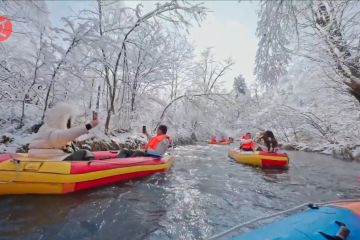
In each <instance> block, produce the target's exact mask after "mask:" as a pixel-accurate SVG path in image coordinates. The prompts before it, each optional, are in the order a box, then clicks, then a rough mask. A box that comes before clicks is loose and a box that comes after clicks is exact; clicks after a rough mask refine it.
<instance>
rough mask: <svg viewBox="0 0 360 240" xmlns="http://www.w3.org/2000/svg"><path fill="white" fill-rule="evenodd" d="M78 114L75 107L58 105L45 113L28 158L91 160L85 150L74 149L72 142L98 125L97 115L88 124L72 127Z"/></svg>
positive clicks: (89, 154) (91, 155)
mask: <svg viewBox="0 0 360 240" xmlns="http://www.w3.org/2000/svg"><path fill="white" fill-rule="evenodd" d="M77 113H78V110H77V108H76V107H75V106H73V105H71V104H68V103H58V104H57V105H55V106H54V107H53V108H50V109H49V110H48V111H47V112H46V113H45V118H44V124H43V125H42V126H41V127H40V129H39V131H38V132H37V134H36V135H35V137H34V138H33V139H32V141H31V143H30V145H29V157H31V158H41V159H44V160H59V161H62V160H68V161H75V160H76V161H79V160H80V161H81V160H85V161H87V160H92V159H94V155H93V154H92V153H91V152H90V151H88V150H85V149H80V150H78V149H76V147H75V145H74V144H73V142H72V141H74V140H75V139H76V138H78V137H80V136H81V135H84V134H87V133H88V132H89V130H90V129H92V128H94V127H96V126H97V125H98V124H99V120H98V117H97V113H93V119H92V120H91V121H90V123H88V124H86V125H85V124H84V125H79V126H75V127H74V126H72V125H73V121H74V119H75V117H76V115H77Z"/></svg>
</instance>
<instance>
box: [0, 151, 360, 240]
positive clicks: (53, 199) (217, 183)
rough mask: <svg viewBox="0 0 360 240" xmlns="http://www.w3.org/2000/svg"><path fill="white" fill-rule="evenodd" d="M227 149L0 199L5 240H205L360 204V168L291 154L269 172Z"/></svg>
mask: <svg viewBox="0 0 360 240" xmlns="http://www.w3.org/2000/svg"><path fill="white" fill-rule="evenodd" d="M228 149H229V146H214V145H211V146H208V145H205V146H203V145H192V146H184V147H179V148H177V149H175V150H174V153H175V155H176V161H175V163H174V166H173V168H172V169H171V170H170V171H169V172H167V173H161V174H155V175H153V176H151V177H148V178H145V179H141V180H136V181H130V182H125V183H119V184H116V185H112V186H107V187H102V188H98V189H93V190H89V191H84V192H80V193H75V194H69V195H63V196H11V197H1V198H0V216H1V218H0V239H17V240H18V239H19V240H21V239H52V240H54V239H55V240H60V239H64V240H65V239H66V240H68V239H77V240H81V239H131V240H136V239H146V240H155V239H184V240H185V239H186V240H191V239H205V238H206V237H208V236H211V235H213V234H215V233H218V232H221V231H224V230H226V229H227V228H229V227H232V226H234V225H236V224H238V223H241V222H244V221H247V220H250V219H253V218H255V217H259V216H263V215H267V214H270V213H274V212H277V211H280V210H284V209H288V208H290V207H293V206H296V205H299V204H302V203H304V202H309V201H311V202H319V201H325V200H336V199H345V198H360V181H359V180H358V179H357V176H358V175H360V164H358V163H353V162H346V161H341V160H338V159H333V158H331V157H329V156H325V155H320V154H315V153H305V152H289V156H290V168H289V170H285V171H264V170H261V169H258V168H254V167H251V166H245V165H242V164H238V163H236V162H234V161H232V160H231V159H229V158H228V157H227V151H228Z"/></svg>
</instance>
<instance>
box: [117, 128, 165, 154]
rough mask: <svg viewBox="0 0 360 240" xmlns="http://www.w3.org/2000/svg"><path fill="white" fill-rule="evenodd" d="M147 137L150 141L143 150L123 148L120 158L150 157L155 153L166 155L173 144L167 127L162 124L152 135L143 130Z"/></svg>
mask: <svg viewBox="0 0 360 240" xmlns="http://www.w3.org/2000/svg"><path fill="white" fill-rule="evenodd" d="M143 133H144V134H145V135H146V136H147V138H148V140H149V141H148V143H147V144H145V146H144V147H143V150H135V151H133V150H128V149H123V150H121V152H120V153H119V154H118V156H117V157H118V158H128V157H148V156H153V155H161V156H162V155H164V154H165V153H166V151H167V150H168V149H169V146H170V144H171V139H170V136H169V135H167V134H166V133H167V127H166V126H165V125H160V126H159V127H158V130H157V134H156V135H155V136H153V137H151V136H150V135H149V134H148V132H147V131H146V129H145V131H144V132H143Z"/></svg>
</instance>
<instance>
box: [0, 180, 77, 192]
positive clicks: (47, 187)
mask: <svg viewBox="0 0 360 240" xmlns="http://www.w3.org/2000/svg"><path fill="white" fill-rule="evenodd" d="M67 185H71V186H72V188H70V189H69V187H68V186H67ZM65 186H66V187H67V188H66V187H65ZM74 186H75V184H63V183H29V182H15V183H6V184H0V195H5V194H7V195H9V194H28V193H33V194H35V193H36V194H63V193H67V192H72V191H73V190H74Z"/></svg>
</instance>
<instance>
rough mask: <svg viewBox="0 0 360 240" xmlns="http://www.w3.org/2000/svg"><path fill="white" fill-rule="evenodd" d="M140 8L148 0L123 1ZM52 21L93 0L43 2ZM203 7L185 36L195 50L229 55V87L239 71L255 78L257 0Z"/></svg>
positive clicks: (251, 79) (148, 5) (147, 5)
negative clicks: (198, 20)
mask: <svg viewBox="0 0 360 240" xmlns="http://www.w3.org/2000/svg"><path fill="white" fill-rule="evenodd" d="M140 2H141V3H142V4H143V5H144V9H145V10H146V9H147V8H152V6H153V5H154V2H152V1H125V4H126V5H128V6H131V7H135V6H136V5H137V4H138V3H140ZM47 3H48V7H49V11H50V13H51V20H52V23H53V24H55V25H58V24H59V23H60V19H61V17H64V16H69V15H73V14H74V12H76V11H78V10H81V9H84V8H90V7H91V6H94V5H95V2H93V1H53V0H51V1H47ZM204 4H205V6H206V7H207V8H208V9H209V10H210V11H211V12H210V13H209V14H208V16H207V18H206V20H205V21H204V22H203V23H202V24H201V26H200V27H198V26H197V25H196V24H195V25H194V27H193V28H192V29H191V30H190V34H189V39H190V40H191V41H192V42H193V43H194V44H195V49H196V52H198V53H199V52H201V51H203V50H204V49H206V48H207V47H212V48H213V53H214V54H215V56H216V58H217V59H218V60H224V59H226V58H228V57H231V58H232V59H233V60H234V62H235V65H234V66H233V67H232V70H231V71H229V72H228V74H227V75H225V76H224V80H225V84H226V87H227V88H228V89H231V87H232V83H233V79H234V77H235V76H237V75H238V74H240V73H241V74H243V75H244V77H245V79H246V80H247V82H248V83H249V84H251V83H253V82H254V81H255V77H254V75H253V70H254V63H255V54H256V49H257V42H258V40H257V38H256V36H255V30H256V23H257V16H256V11H257V9H258V2H257V1H252V2H249V1H241V2H239V1H205V2H204Z"/></svg>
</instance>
